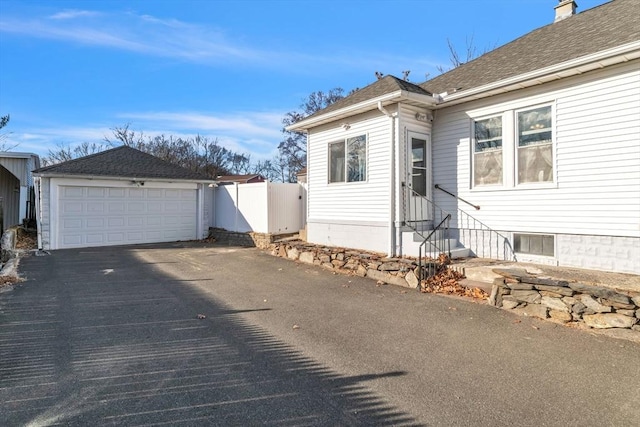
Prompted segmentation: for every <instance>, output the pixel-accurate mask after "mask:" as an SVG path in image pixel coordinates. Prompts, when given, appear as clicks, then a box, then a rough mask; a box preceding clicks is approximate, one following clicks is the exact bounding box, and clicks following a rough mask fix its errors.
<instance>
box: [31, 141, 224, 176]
mask: <svg viewBox="0 0 640 427" xmlns="http://www.w3.org/2000/svg"><path fill="white" fill-rule="evenodd" d="M34 173H37V174H42V175H45V176H46V175H49V174H51V175H79V176H80V175H82V176H101V177H118V178H144V179H152V178H156V179H171V180H190V181H212V179H211V178H209V177H207V176H205V175H203V174H199V173H196V172H192V171H190V170H189V169H185V168H183V167H181V166H177V165H174V164H171V163H169V162H165V161H164V160H161V159H159V158H157V157H155V156H152V155H151V154H147V153H143V152H142V151H140V150H136V149H135V148H131V147H127V146H124V145H123V146H121V147H117V148H112V149H111V150H106V151H102V152H100V153H96V154H92V155H89V156H85V157H80V158H78V159H74V160H69V161H67V162H63V163H58V164H56V165H51V166H46V167H43V168H40V169H36V170H35V171H34Z"/></svg>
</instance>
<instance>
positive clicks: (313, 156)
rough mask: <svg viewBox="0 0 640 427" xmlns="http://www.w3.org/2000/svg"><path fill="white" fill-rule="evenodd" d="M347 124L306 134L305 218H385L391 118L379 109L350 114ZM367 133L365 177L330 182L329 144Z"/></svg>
mask: <svg viewBox="0 0 640 427" xmlns="http://www.w3.org/2000/svg"><path fill="white" fill-rule="evenodd" d="M348 122H349V125H350V128H349V129H348V130H345V129H344V128H343V127H342V126H340V123H331V124H328V125H324V126H320V127H318V128H316V129H312V130H311V132H310V134H309V136H308V165H309V167H308V172H307V173H308V186H309V190H308V191H309V196H308V197H309V199H308V207H307V209H308V221H309V222H310V223H311V222H314V221H318V220H322V221H326V220H332V221H337V222H340V221H347V222H348V221H380V222H382V221H388V219H389V206H390V201H389V179H390V173H391V172H390V171H391V168H390V158H389V149H390V144H391V126H390V120H389V118H388V117H387V116H385V115H383V114H382V113H381V112H380V111H378V110H375V111H372V112H369V113H365V114H361V115H358V116H354V117H350V118H349V120H348ZM360 135H366V136H367V165H366V168H367V171H366V175H367V176H366V180H365V181H359V182H345V183H331V184H329V176H328V174H329V170H330V168H329V163H328V161H329V144H331V143H334V142H336V141H340V140H345V139H347V138H353V137H357V136H360Z"/></svg>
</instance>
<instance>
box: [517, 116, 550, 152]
mask: <svg viewBox="0 0 640 427" xmlns="http://www.w3.org/2000/svg"><path fill="white" fill-rule="evenodd" d="M551 142H552V133H551V107H541V108H536V109H535V110H529V111H522V112H520V113H518V146H519V147H526V146H529V145H536V144H550V143H551Z"/></svg>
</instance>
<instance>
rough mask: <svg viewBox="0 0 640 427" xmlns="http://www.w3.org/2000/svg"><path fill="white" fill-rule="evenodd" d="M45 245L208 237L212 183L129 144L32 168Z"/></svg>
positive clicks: (42, 240) (38, 213) (52, 247)
mask: <svg viewBox="0 0 640 427" xmlns="http://www.w3.org/2000/svg"><path fill="white" fill-rule="evenodd" d="M34 177H35V185H36V192H37V195H36V199H37V203H36V205H37V208H38V212H37V215H38V222H39V224H38V229H39V238H40V240H41V247H42V248H43V249H64V248H81V247H94V246H108V245H127V244H138V243H157V242H173V241H178V240H193V239H199V238H203V237H206V234H207V231H208V227H207V225H208V216H209V212H208V209H207V206H208V205H209V204H210V203H207V202H206V201H205V199H209V198H210V197H211V190H210V189H209V188H208V187H207V184H209V183H212V182H213V180H211V179H209V178H207V177H206V176H203V175H200V174H197V173H194V172H192V171H190V170H188V169H184V168H182V167H179V166H176V165H173V164H170V163H167V162H165V161H163V160H160V159H158V158H157V157H154V156H152V155H149V154H146V153H143V152H141V151H139V150H136V149H133V148H131V147H126V146H122V147H118V148H114V149H111V150H107V151H103V152H101V153H98V154H94V155H91V156H86V157H82V158H79V159H75V160H70V161H68V162H64V163H59V164H57V165H53V166H48V167H44V168H40V169H37V170H36V171H34Z"/></svg>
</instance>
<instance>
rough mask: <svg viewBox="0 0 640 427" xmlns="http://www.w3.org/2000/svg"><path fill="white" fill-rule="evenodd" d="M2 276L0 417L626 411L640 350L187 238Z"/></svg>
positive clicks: (339, 421) (550, 416)
mask: <svg viewBox="0 0 640 427" xmlns="http://www.w3.org/2000/svg"><path fill="white" fill-rule="evenodd" d="M20 271H21V273H22V274H23V275H24V276H25V277H26V278H27V281H26V282H25V283H23V284H22V285H20V286H18V287H16V288H15V289H14V290H12V291H9V292H4V293H0V420H4V421H3V425H9V426H13V425H34V426H35V425H51V424H61V425H104V424H106V425H160V424H167V425H282V426H288V425H331V426H333V425H367V426H372V425H443V426H451V425H465V426H467V425H491V426H496V425H522V426H529V425H530V426H540V425H546V426H555V425H557V426H571V425H576V426H578V425H582V426H583V425H615V426H626V425H639V423H640V422H639V421H638V420H640V344H637V343H633V342H627V341H621V340H615V339H611V338H607V337H604V336H598V335H592V334H589V333H587V332H583V331H577V330H573V329H570V328H566V327H562V326H557V325H554V324H551V323H547V322H543V321H536V320H533V319H526V318H525V319H520V318H516V317H514V316H513V315H512V314H510V313H507V312H504V311H501V310H497V309H494V308H492V307H489V306H486V305H482V304H476V303H473V302H468V301H465V300H460V299H456V298H448V297H442V296H435V295H427V294H418V293H417V292H415V291H411V290H405V289H402V288H397V287H393V286H376V284H375V282H373V281H370V280H368V279H362V278H354V277H345V276H338V275H333V274H332V273H330V272H327V271H325V270H323V269H320V268H316V267H313V266H308V265H302V264H297V263H293V262H290V261H287V260H283V259H279V258H274V257H271V256H270V255H267V254H265V253H262V252H260V251H259V250H257V249H241V248H225V247H205V246H203V245H201V244H173V245H159V246H146V247H145V246H133V247H118V248H100V249H82V250H60V251H55V252H53V253H52V254H51V255H50V256H45V257H35V256H33V257H27V258H24V259H23V260H22V261H21V264H20ZM199 317H200V318H199Z"/></svg>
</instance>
